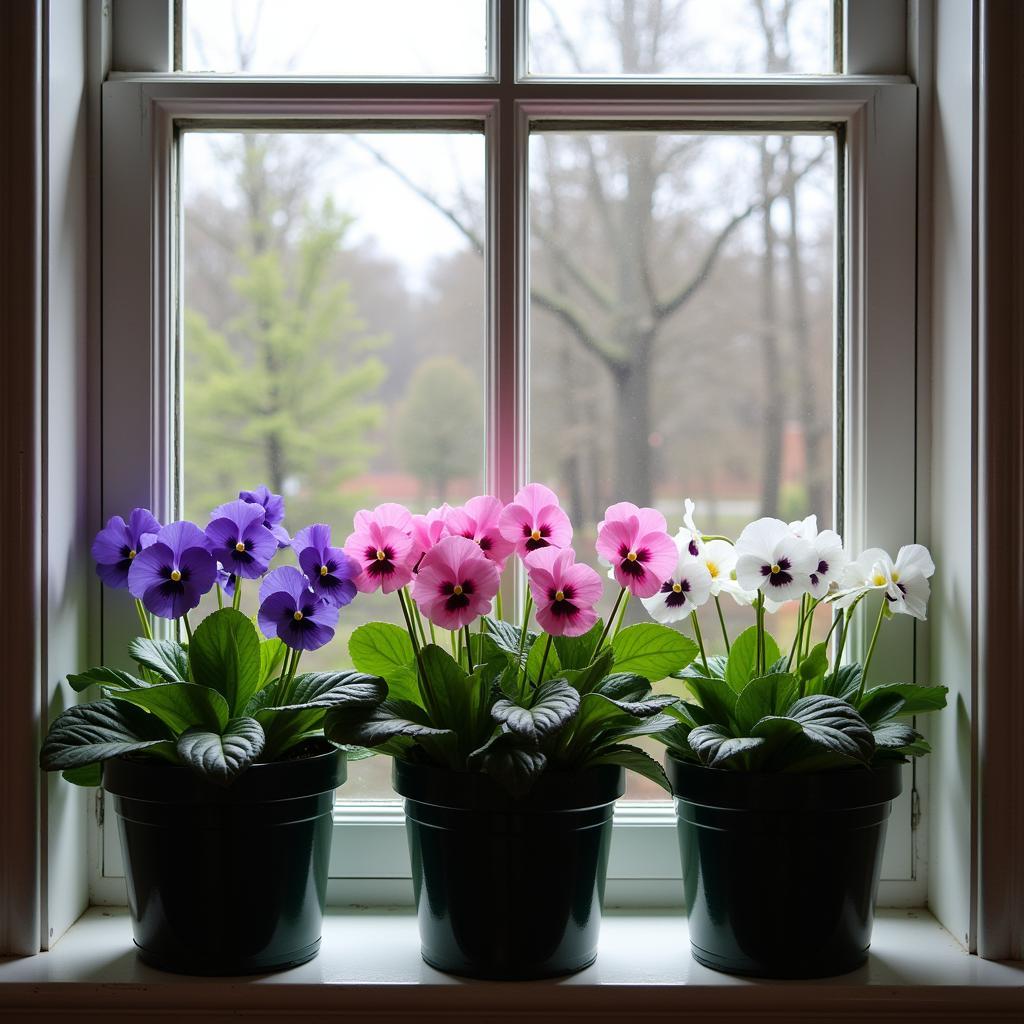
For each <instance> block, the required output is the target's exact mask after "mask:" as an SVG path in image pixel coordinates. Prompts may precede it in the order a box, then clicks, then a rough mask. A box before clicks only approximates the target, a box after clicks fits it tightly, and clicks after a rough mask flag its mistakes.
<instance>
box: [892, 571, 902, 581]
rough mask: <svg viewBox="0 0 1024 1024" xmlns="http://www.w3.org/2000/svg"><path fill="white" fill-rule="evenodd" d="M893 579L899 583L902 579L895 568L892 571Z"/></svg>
mask: <svg viewBox="0 0 1024 1024" xmlns="http://www.w3.org/2000/svg"><path fill="white" fill-rule="evenodd" d="M892 581H893V583H899V581H900V574H899V573H898V572H897V571H896V570H895V569H893V571H892Z"/></svg>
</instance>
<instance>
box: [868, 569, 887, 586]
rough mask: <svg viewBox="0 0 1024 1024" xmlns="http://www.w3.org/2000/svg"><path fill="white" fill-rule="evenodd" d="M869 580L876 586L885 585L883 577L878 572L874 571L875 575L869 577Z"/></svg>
mask: <svg viewBox="0 0 1024 1024" xmlns="http://www.w3.org/2000/svg"><path fill="white" fill-rule="evenodd" d="M871 582H872V583H873V584H874V585H875V586H876V587H882V586H884V585H885V577H884V576H883V575H882V574H881V573H880V572H876V573H875V575H874V576H872V577H871Z"/></svg>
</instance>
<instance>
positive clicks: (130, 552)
mask: <svg viewBox="0 0 1024 1024" xmlns="http://www.w3.org/2000/svg"><path fill="white" fill-rule="evenodd" d="M159 529H160V524H159V523H158V522H157V521H156V519H155V518H154V516H153V513H152V512H150V511H149V509H148V508H133V509H132V514H131V515H130V516H129V517H128V522H127V523H126V522H125V521H124V520H123V519H122V518H121V517H120V516H111V518H110V519H108V520H107V525H106V526H105V527H103V529H102V530H100V532H99V533H97V534H96V539H95V540H94V541H93V542H92V557H93V558H94V559H95V560H96V575H97V576H99V578H100V579H101V580H103V582H104V583H106V585H107V586H108V587H117V588H118V589H124V588H126V587H127V586H128V570H129V569H130V568H131V564H132V562H133V561H134V560H135V556H136V555H138V553H139V552H140V551H141V550H142V549H143V548H145V547H148V546H149V545H150V544H152V543H153V537H154V536H155V534H156V533H157V532H158V531H159Z"/></svg>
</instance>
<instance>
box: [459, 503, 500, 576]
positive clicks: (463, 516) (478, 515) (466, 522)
mask: <svg viewBox="0 0 1024 1024" xmlns="http://www.w3.org/2000/svg"><path fill="white" fill-rule="evenodd" d="M504 507H505V506H504V505H502V503H501V502H500V501H499V500H498V499H497V498H492V497H491V496H490V495H489V494H481V495H478V496H477V497H475V498H470V499H469V501H467V502H466V504H465V505H463V506H462V507H461V508H453V509H452V510H451V514H450V515H449V516H448V532H449V533H450V534H451V535H452V536H455V537H468V538H469V539H470V540H471V541H475V542H476V544H477V546H478V547H479V548H480V550H481V551H482V552H483V554H484V556H485V557H487V558H489V559H490V560H491V561H492V562H493V563H494V564H495V565H496V566H497V568H498V572H501V571H502V570H503V569H504V568H505V560H506V559H507V558H508V556H509V555H511V554H512V551H513V550H514V548H515V545H514V544H513V543H512V542H511V541H508V540H506V539H505V538H504V537H503V536H502V535H501V530H500V529H499V527H498V522H499V520H500V518H501V513H502V510H503V509H504Z"/></svg>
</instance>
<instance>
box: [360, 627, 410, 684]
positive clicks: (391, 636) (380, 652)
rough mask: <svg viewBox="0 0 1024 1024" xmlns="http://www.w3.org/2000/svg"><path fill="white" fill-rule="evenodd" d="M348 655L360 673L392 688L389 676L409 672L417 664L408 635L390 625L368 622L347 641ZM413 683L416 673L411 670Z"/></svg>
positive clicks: (399, 628) (404, 631)
mask: <svg viewBox="0 0 1024 1024" xmlns="http://www.w3.org/2000/svg"><path fill="white" fill-rule="evenodd" d="M348 653H349V657H350V658H351V659H352V664H353V665H354V666H355V667H356V668H357V669H359V671H360V672H368V673H369V674H370V675H372V676H381V677H382V678H384V679H386V680H388V685H389V687H390V684H391V674H392V673H393V672H398V671H400V670H402V669H408V667H409V666H410V665H412V664H413V663H414V662H415V660H416V654H415V652H414V651H413V649H412V641H411V640H410V639H409V634H408V632H407V631H406V630H404V629H402V628H401V627H400V626H396V625H394V624H392V623H390V622H368V623H366V625H364V626H359V627H358V628H357V629H356V630H355V631H354V632H353V633H352V636H351V637H350V638H349V641H348ZM413 673H414V675H413V678H414V680H415V670H413Z"/></svg>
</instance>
